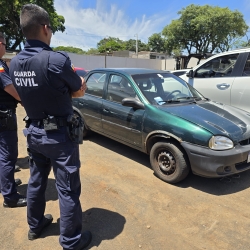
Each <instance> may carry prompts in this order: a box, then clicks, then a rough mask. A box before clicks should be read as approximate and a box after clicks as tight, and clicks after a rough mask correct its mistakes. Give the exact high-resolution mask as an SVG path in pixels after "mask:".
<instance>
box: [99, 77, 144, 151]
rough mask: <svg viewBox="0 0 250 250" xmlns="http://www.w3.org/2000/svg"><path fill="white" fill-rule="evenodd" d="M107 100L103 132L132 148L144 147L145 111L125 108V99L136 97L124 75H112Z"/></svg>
mask: <svg viewBox="0 0 250 250" xmlns="http://www.w3.org/2000/svg"><path fill="white" fill-rule="evenodd" d="M106 89H107V94H106V100H104V101H103V110H102V119H103V132H104V133H106V134H107V135H109V136H111V137H113V138H114V139H116V140H119V141H121V142H123V143H126V144H129V145H130V146H133V147H137V148H141V147H142V134H141V133H142V120H143V115H144V110H142V109H134V108H132V107H125V106H123V105H122V104H121V102H122V100H123V99H124V98H125V97H136V93H135V91H134V89H133V87H132V84H131V82H130V81H129V80H128V79H127V78H126V77H125V76H122V75H119V74H110V77H109V81H108V85H107V88H106Z"/></svg>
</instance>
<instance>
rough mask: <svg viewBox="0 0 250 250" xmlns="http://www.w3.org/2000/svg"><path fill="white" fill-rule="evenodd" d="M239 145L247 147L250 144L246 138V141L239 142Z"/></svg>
mask: <svg viewBox="0 0 250 250" xmlns="http://www.w3.org/2000/svg"><path fill="white" fill-rule="evenodd" d="M239 143H240V145H242V146H245V145H249V144H250V138H248V139H246V140H243V141H240V142H239Z"/></svg>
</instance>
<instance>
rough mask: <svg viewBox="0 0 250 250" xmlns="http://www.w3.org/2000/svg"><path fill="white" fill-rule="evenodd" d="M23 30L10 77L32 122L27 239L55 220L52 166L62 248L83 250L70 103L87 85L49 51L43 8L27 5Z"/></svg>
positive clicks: (85, 236) (64, 58)
mask: <svg viewBox="0 0 250 250" xmlns="http://www.w3.org/2000/svg"><path fill="white" fill-rule="evenodd" d="M20 24H21V28H22V31H23V34H24V36H25V37H26V38H27V41H26V44H25V47H24V49H23V50H22V51H21V52H20V53H19V54H18V55H17V56H16V57H14V58H13V59H12V60H11V64H10V76H11V79H12V80H13V82H14V85H15V88H16V89H17V92H18V94H19V95H20V97H21V100H22V104H23V106H24V108H25V110H26V113H27V116H28V117H29V118H30V120H29V121H27V122H28V124H27V129H25V130H24V133H25V135H26V136H27V143H28V148H29V155H30V161H29V165H30V179H29V183H28V190H27V202H28V204H27V208H28V212H27V216H28V224H29V227H30V230H29V232H28V239H29V240H34V239H36V238H38V237H39V236H40V235H41V233H42V230H43V229H44V228H45V227H46V226H48V225H50V224H51V222H52V220H53V218H52V215H50V214H47V215H44V211H45V206H46V201H45V190H46V187H47V181H48V175H49V173H50V170H51V165H52V167H53V171H54V176H55V179H56V188H57V191H58V197H59V205H60V239H59V241H60V244H61V246H62V247H63V249H77V250H78V249H83V248H85V247H86V246H87V245H89V243H90V241H91V237H92V236H91V233H90V232H89V231H85V232H83V233H82V232H81V230H82V209H81V203H80V200H79V196H80V193H81V183H80V176H79V168H80V159H79V145H78V144H77V142H75V141H73V140H72V138H71V136H70V135H71V133H69V132H70V129H71V128H72V124H71V122H72V119H71V118H72V115H73V107H72V100H71V98H72V97H80V96H83V95H84V93H85V90H86V83H85V81H84V79H83V78H80V77H79V76H78V75H77V74H76V73H75V72H74V70H73V69H72V67H71V61H70V59H69V57H68V55H67V54H66V53H65V52H54V51H53V50H52V49H51V48H50V47H49V45H50V40H51V36H52V29H51V26H50V20H49V15H48V13H47V12H46V11H45V10H44V9H43V8H41V7H39V6H37V5H35V4H26V5H24V6H23V7H22V10H21V14H20ZM71 132H72V131H71Z"/></svg>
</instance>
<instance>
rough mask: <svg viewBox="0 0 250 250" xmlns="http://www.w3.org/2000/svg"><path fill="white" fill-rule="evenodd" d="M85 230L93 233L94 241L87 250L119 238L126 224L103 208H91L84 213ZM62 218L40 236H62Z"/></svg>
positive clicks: (122, 218)
mask: <svg viewBox="0 0 250 250" xmlns="http://www.w3.org/2000/svg"><path fill="white" fill-rule="evenodd" d="M82 218H83V224H82V225H83V228H82V231H86V230H89V231H91V233H92V236H93V238H92V241H91V243H90V245H89V246H88V248H87V249H91V247H93V246H99V245H100V244H101V242H102V241H103V240H111V239H114V238H115V237H116V236H118V235H119V234H120V233H121V232H122V231H123V228H124V225H125V223H126V220H125V218H124V217H123V216H122V215H120V214H118V213H116V212H112V211H109V210H106V209H102V208H91V209H88V210H87V211H85V212H83V214H82ZM59 224H60V218H59V219H57V222H53V223H52V224H51V225H50V226H49V227H48V228H46V230H44V232H43V233H42V235H41V236H40V238H46V237H48V236H55V235H58V236H59V235H60V228H59Z"/></svg>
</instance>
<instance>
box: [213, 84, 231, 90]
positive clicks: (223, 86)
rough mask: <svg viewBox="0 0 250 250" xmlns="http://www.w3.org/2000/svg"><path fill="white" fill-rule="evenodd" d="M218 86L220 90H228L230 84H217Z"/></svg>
mask: <svg viewBox="0 0 250 250" xmlns="http://www.w3.org/2000/svg"><path fill="white" fill-rule="evenodd" d="M216 86H217V88H218V89H220V90H224V89H228V88H229V87H230V84H228V83H221V84H217V85H216Z"/></svg>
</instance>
